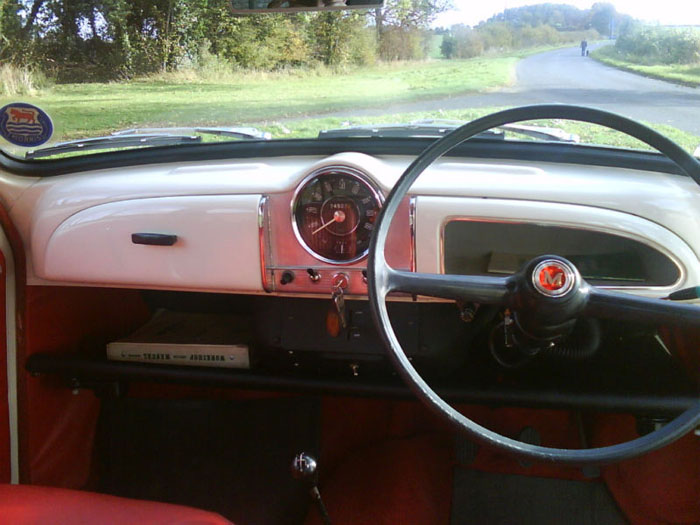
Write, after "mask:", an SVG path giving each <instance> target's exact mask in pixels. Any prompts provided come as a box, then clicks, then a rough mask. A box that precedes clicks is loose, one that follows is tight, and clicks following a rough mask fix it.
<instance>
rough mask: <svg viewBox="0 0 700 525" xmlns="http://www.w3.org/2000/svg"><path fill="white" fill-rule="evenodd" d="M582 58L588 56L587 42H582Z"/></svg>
mask: <svg viewBox="0 0 700 525" xmlns="http://www.w3.org/2000/svg"><path fill="white" fill-rule="evenodd" d="M581 56H582V57H585V56H588V42H587V41H586V40H581Z"/></svg>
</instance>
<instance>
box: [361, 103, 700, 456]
mask: <svg viewBox="0 0 700 525" xmlns="http://www.w3.org/2000/svg"><path fill="white" fill-rule="evenodd" d="M554 118H556V119H567V120H576V121H580V122H588V123H592V124H599V125H602V126H605V127H608V128H610V129H614V130H617V131H620V132H622V133H626V134H627V135H630V136H632V137H634V138H636V139H638V140H640V141H642V142H644V143H646V144H647V145H649V146H651V147H653V148H655V149H657V150H658V151H659V152H661V153H663V154H665V155H666V156H667V157H668V158H669V159H671V160H672V161H673V162H674V163H675V164H676V165H677V166H678V167H679V168H680V169H681V170H682V171H683V172H684V173H686V174H687V175H688V176H689V177H691V178H692V179H693V180H694V181H695V182H696V183H698V184H700V163H698V161H696V160H695V159H694V158H693V157H692V156H691V155H689V154H688V153H686V152H685V151H684V150H683V149H682V148H681V147H680V146H678V145H677V144H675V143H674V142H672V141H671V140H669V139H667V138H665V137H664V136H662V135H660V134H659V133H657V132H655V131H653V130H652V129H650V128H648V127H646V126H643V125H642V124H639V123H637V122H635V121H633V120H630V119H627V118H625V117H622V116H620V115H616V114H614V113H609V112H606V111H601V110H597V109H591V108H585V107H579V106H568V105H536V106H525V107H519V108H514V109H508V110H505V111H501V112H498V113H493V114H491V115H488V116H485V117H482V118H480V119H477V120H474V121H472V122H469V123H468V124H465V125H464V126H462V127H460V128H457V129H456V130H454V131H453V132H452V133H450V134H449V135H446V136H444V137H442V138H440V139H439V140H437V141H435V142H434V143H433V144H432V145H431V146H430V147H428V148H427V149H425V151H423V152H422V153H421V154H420V155H419V156H418V157H417V158H416V159H415V161H413V163H411V165H410V166H409V167H408V168H407V169H406V171H405V172H404V173H403V174H402V175H401V177H400V178H399V180H398V182H397V183H396V185H395V186H394V188H393V190H392V191H391V192H390V193H389V196H388V197H387V199H386V200H385V202H384V206H383V208H382V211H381V213H380V214H379V217H378V220H377V223H376V226H375V233H374V236H373V237H372V241H371V244H370V249H369V261H368V272H367V273H368V291H369V302H370V306H371V309H372V314H373V317H374V322H375V325H376V326H377V329H378V330H379V333H380V335H381V337H382V339H383V341H384V344H385V346H386V348H387V350H388V352H389V356H390V358H391V360H392V362H393V364H394V366H395V367H396V369H397V371H398V373H399V374H400V375H401V377H402V378H403V379H404V381H405V382H406V383H407V384H408V386H409V387H410V388H411V390H412V391H413V392H414V394H415V395H416V396H417V397H418V398H419V399H420V400H421V401H422V402H423V403H424V404H425V405H426V406H427V407H428V408H429V409H431V410H432V411H433V412H435V413H436V414H437V415H438V416H440V417H442V418H443V419H445V420H447V421H448V422H449V423H451V424H452V425H453V426H454V427H456V428H457V430H459V431H462V432H464V433H465V434H467V435H468V436H469V437H471V438H473V439H474V440H476V441H478V442H481V443H483V444H485V445H489V446H492V447H495V448H497V449H500V450H502V451H504V452H507V453H510V454H511V455H513V456H516V457H520V458H524V459H531V460H538V461H546V462H550V463H562V464H572V465H587V464H603V463H612V462H616V461H621V460H623V459H627V458H631V457H634V456H638V455H641V454H644V453H646V452H650V451H652V450H656V449H658V448H661V447H663V446H665V445H668V444H670V443H672V442H673V441H675V440H676V439H678V438H680V437H682V436H683V435H685V434H686V433H687V432H689V431H690V430H692V429H693V428H695V427H696V426H698V424H699V423H700V401H699V402H698V404H697V405H694V406H692V407H691V408H689V409H687V410H686V411H685V412H683V413H682V414H681V415H679V416H678V417H676V418H675V419H674V420H673V421H671V422H669V423H668V424H667V425H665V426H663V427H661V428H659V429H657V430H655V431H653V432H651V433H649V434H646V435H644V436H642V437H639V438H636V439H634V440H632V441H627V442H624V443H620V444H616V445H611V446H605V447H600V448H591V449H560V448H549V447H543V446H538V445H531V444H527V443H522V442H520V441H517V440H515V439H511V438H509V437H506V436H503V435H501V434H498V433H496V432H493V431H491V430H489V429H487V428H485V427H483V426H481V425H479V424H477V423H476V422H474V421H472V420H471V419H469V418H467V417H465V416H464V415H462V414H461V413H460V412H458V411H457V410H455V409H454V408H453V407H452V406H450V405H449V404H448V403H447V402H446V401H445V400H443V399H442V398H441V397H440V396H439V395H438V394H437V393H435V391H434V390H433V389H431V388H430V386H429V385H428V384H427V383H426V381H425V380H424V379H423V378H422V377H421V376H420V374H419V373H418V372H417V371H416V369H415V368H414V367H413V365H412V364H411V361H410V360H409V359H408V357H407V356H406V353H405V352H404V350H403V348H401V345H400V343H399V341H398V339H397V338H396V334H395V333H394V331H393V329H392V326H391V323H390V320H389V315H388V312H387V307H386V298H387V295H388V294H389V293H390V292H405V293H410V294H413V295H423V296H430V297H439V298H443V299H452V300H455V301H462V302H465V303H466V302H473V303H480V304H491V305H500V306H502V307H504V308H509V309H510V310H511V311H513V312H514V315H515V320H516V323H517V324H518V326H519V328H520V329H521V330H522V332H524V333H525V334H527V335H528V336H529V337H532V338H533V340H537V341H541V342H545V343H546V342H548V341H552V340H553V339H554V338H556V337H557V335H558V334H561V333H562V330H563V329H564V328H565V327H567V326H571V325H572V324H573V323H575V320H576V318H577V317H597V318H608V319H618V320H630V321H637V322H650V323H658V324H665V325H676V326H700V307H698V306H694V305H689V304H683V303H674V302H671V301H665V300H661V299H651V298H645V297H639V296H635V295H631V294H626V293H617V292H611V291H607V290H603V289H600V288H596V287H595V286H591V285H590V284H588V283H587V282H586V281H585V280H584V279H583V278H582V277H581V275H580V273H579V272H578V270H577V269H576V267H575V266H574V265H573V264H572V263H571V262H570V261H568V260H566V259H564V258H563V257H559V256H556V255H544V256H541V257H537V258H535V259H533V260H532V261H530V262H529V263H527V264H526V265H525V266H524V268H523V269H522V270H520V271H519V272H518V273H516V274H514V275H511V276H508V277H496V276H474V275H442V274H425V273H415V272H408V271H400V270H396V269H394V268H391V267H390V266H389V265H388V264H387V262H386V259H385V255H384V251H385V247H386V241H387V235H388V232H389V227H390V225H391V221H392V219H393V218H394V216H395V215H396V211H397V209H398V208H399V204H400V203H401V201H402V199H403V198H404V197H405V196H406V194H407V192H408V190H409V188H410V187H411V185H412V184H413V183H414V181H415V180H416V179H417V178H418V177H419V176H420V174H421V173H423V171H425V169H426V168H428V167H429V166H430V165H431V164H432V163H433V162H435V160H436V159H438V158H439V157H441V156H442V155H444V154H445V153H447V152H448V151H450V150H451V149H452V148H454V147H455V146H457V145H459V144H461V143H462V142H464V141H465V140H468V139H470V138H471V137H474V136H475V135H477V134H479V133H482V132H484V131H488V130H490V129H492V128H495V127H497V126H502V125H505V124H511V123H514V122H522V121H527V120H536V119H554Z"/></svg>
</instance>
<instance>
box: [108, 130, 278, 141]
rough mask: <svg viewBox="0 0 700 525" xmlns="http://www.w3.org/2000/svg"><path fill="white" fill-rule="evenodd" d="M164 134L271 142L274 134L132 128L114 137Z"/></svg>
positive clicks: (247, 131) (257, 131) (240, 131)
mask: <svg viewBox="0 0 700 525" xmlns="http://www.w3.org/2000/svg"><path fill="white" fill-rule="evenodd" d="M162 133H180V134H195V133H199V134H200V135H219V136H223V137H236V138H239V139H246V140H270V139H271V138H272V134H271V133H270V132H269V131H260V130H259V129H257V128H253V127H221V128H218V127H214V128H212V127H181V128H132V129H124V130H121V131H115V132H114V133H112V135H118V136H124V135H139V134H146V135H153V134H162Z"/></svg>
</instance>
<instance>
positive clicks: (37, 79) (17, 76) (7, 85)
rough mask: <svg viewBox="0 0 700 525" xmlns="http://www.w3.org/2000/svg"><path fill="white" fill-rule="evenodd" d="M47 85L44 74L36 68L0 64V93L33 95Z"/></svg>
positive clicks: (6, 94) (5, 94)
mask: <svg viewBox="0 0 700 525" xmlns="http://www.w3.org/2000/svg"><path fill="white" fill-rule="evenodd" d="M48 85H49V81H48V79H47V78H46V76H45V75H44V74H43V73H41V72H40V71H38V70H36V69H29V68H26V67H16V66H13V65H11V64H4V65H1V66H0V95H4V96H14V95H34V94H36V92H37V91H38V90H39V89H41V88H44V87H47V86H48Z"/></svg>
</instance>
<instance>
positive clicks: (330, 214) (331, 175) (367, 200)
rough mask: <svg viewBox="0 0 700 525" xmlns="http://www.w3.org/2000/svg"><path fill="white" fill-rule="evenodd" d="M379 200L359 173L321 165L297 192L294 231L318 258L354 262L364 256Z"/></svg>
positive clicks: (380, 201)
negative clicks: (320, 168)
mask: <svg viewBox="0 0 700 525" xmlns="http://www.w3.org/2000/svg"><path fill="white" fill-rule="evenodd" d="M381 203H382V196H381V193H380V192H379V191H378V190H377V189H376V188H375V187H374V186H373V184H372V183H371V182H370V180H369V179H368V178H367V177H365V175H364V174H362V173H361V172H359V171H356V170H354V169H351V168H347V167H328V168H323V169H322V170H319V171H316V172H314V173H312V174H311V175H309V176H308V177H306V179H304V181H303V182H302V183H301V185H300V187H299V189H298V190H297V192H296V195H295V197H294V202H293V205H292V215H293V217H292V220H293V223H294V231H295V232H296V234H297V236H298V238H299V242H301V244H302V246H304V248H305V249H306V250H307V251H308V252H309V253H311V254H312V255H313V256H314V257H316V258H317V259H320V260H322V261H324V262H329V263H335V264H341V263H351V262H355V261H358V260H360V259H361V258H363V257H364V256H365V255H367V251H368V250H369V241H370V238H371V235H372V232H373V231H374V222H375V221H376V220H377V215H378V214H379V209H380V207H381Z"/></svg>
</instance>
